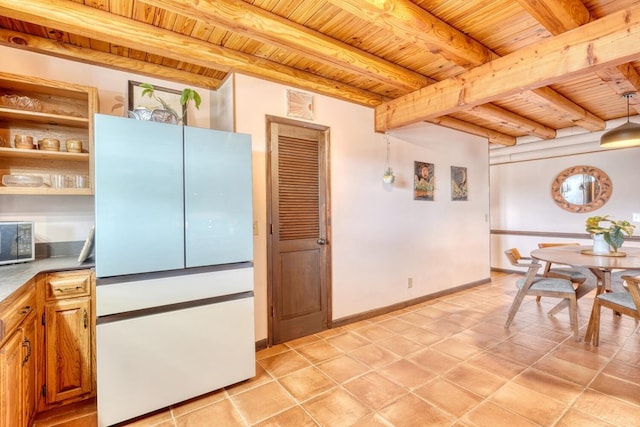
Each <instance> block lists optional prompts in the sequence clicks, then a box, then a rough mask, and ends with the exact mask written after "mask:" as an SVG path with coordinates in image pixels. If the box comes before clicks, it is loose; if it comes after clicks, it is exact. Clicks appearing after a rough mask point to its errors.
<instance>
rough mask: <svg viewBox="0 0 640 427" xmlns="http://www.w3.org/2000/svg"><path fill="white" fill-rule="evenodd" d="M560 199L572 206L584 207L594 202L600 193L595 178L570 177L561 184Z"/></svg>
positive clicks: (589, 176) (584, 175) (585, 176)
mask: <svg viewBox="0 0 640 427" xmlns="http://www.w3.org/2000/svg"><path fill="white" fill-rule="evenodd" d="M561 191H562V197H563V198H564V199H565V200H566V201H567V202H569V203H572V204H574V205H586V204H589V203H591V202H593V201H594V200H595V196H596V194H598V192H599V191H600V189H599V185H598V181H596V179H595V177H593V176H591V175H587V174H577V175H571V176H570V177H568V178H567V179H565V180H564V182H563V183H562V188H561Z"/></svg>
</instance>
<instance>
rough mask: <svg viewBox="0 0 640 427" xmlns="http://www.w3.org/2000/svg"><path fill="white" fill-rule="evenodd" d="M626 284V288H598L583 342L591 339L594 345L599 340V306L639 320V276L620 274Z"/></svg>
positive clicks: (596, 344) (597, 343)
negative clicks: (603, 289)
mask: <svg viewBox="0 0 640 427" xmlns="http://www.w3.org/2000/svg"><path fill="white" fill-rule="evenodd" d="M622 280H624V281H625V282H626V284H627V289H626V290H621V291H616V292H603V291H602V290H601V289H600V288H598V292H600V293H599V294H598V295H596V298H595V300H594V301H593V310H591V317H590V318H589V326H587V333H586V334H585V336H584V340H585V342H589V341H591V342H592V344H593V345H594V346H596V347H597V346H598V345H599V341H600V308H601V307H607V308H610V309H611V310H613V313H616V314H617V313H619V314H624V315H627V316H629V317H633V318H634V319H637V320H640V276H622Z"/></svg>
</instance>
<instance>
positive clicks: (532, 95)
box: [519, 87, 607, 132]
mask: <svg viewBox="0 0 640 427" xmlns="http://www.w3.org/2000/svg"><path fill="white" fill-rule="evenodd" d="M519 96H520V97H521V98H522V99H524V100H526V101H527V102H529V103H530V104H532V105H536V106H538V107H540V108H544V109H546V110H548V111H553V112H554V113H555V114H556V115H557V116H558V117H559V118H560V119H562V120H566V121H568V122H571V123H573V124H574V125H575V126H580V127H581V128H584V129H587V130H588V131H591V132H596V131H599V130H602V129H604V128H605V127H606V126H607V124H606V123H605V121H604V120H602V119H601V118H599V117H597V116H595V115H594V114H593V113H591V112H589V111H587V110H585V109H584V108H582V107H581V106H579V105H578V104H576V103H575V102H573V101H571V100H569V99H568V98H565V97H564V96H562V95H560V94H559V93H558V92H556V91H555V90H553V89H551V88H548V87H540V88H538V89H534V90H527V91H524V92H522V93H520V94H519Z"/></svg>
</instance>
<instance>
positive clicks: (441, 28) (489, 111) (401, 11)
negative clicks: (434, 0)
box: [160, 0, 556, 139]
mask: <svg viewBox="0 0 640 427" xmlns="http://www.w3.org/2000/svg"><path fill="white" fill-rule="evenodd" d="M160 1H167V0H160ZM168 1H175V0H168ZM329 2H330V3H332V4H334V5H336V6H338V7H340V8H342V9H344V10H346V11H347V12H349V13H351V14H352V15H354V16H357V17H359V18H361V19H365V20H367V21H368V22H371V23H372V24H374V25H376V26H378V27H380V28H383V29H385V30H386V31H389V32H391V33H393V34H394V35H396V36H398V37H400V38H402V39H404V40H406V41H407V42H410V43H412V44H414V45H416V46H418V47H421V48H423V49H426V50H429V51H430V52H432V53H435V54H438V55H441V56H443V57H444V58H446V59H447V60H449V61H452V62H454V63H456V64H457V65H459V66H461V67H463V68H466V69H470V68H473V67H475V66H477V65H480V64H483V63H485V62H488V61H490V60H492V59H496V58H498V55H496V54H495V53H494V52H492V51H491V50H490V49H489V48H487V47H485V46H484V45H482V44H481V43H478V42H477V41H476V40H474V39H472V38H471V37H469V36H467V35H466V34H464V33H462V32H461V31H458V30H456V29H455V28H453V27H451V26H450V25H448V24H447V23H445V22H443V21H441V20H439V19H438V18H436V17H435V16H433V15H432V14H430V13H429V12H427V11H425V10H424V9H422V8H421V7H419V6H417V5H415V4H413V3H411V2H409V1H399V0H395V1H387V2H384V4H383V3H381V2H379V1H376V0H364V1H361V0H329ZM424 86H426V85H422V86H421V87H424ZM416 89H419V87H414V88H413V90H416ZM467 112H468V113H470V114H473V115H476V116H478V117H480V118H482V119H484V120H487V121H489V122H496V124H498V125H501V126H506V127H509V128H511V129H513V131H514V132H521V133H524V134H532V135H535V136H538V137H540V138H543V139H549V138H554V137H555V135H556V132H555V130H553V129H551V128H549V127H547V126H545V125H543V124H541V123H537V122H535V121H533V120H530V119H527V118H525V117H522V116H519V115H518V114H515V113H513V112H510V111H507V110H505V109H503V108H500V107H498V106H495V105H487V106H486V108H483V107H476V108H475V109H474V110H473V111H467ZM458 121H460V120H458Z"/></svg>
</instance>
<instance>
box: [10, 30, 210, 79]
mask: <svg viewBox="0 0 640 427" xmlns="http://www.w3.org/2000/svg"><path fill="white" fill-rule="evenodd" d="M0 45H3V46H8V47H14V48H18V49H23V50H28V51H30V52H37V53H44V54H46V55H51V56H56V57H58V58H64V59H70V60H74V61H80V62H85V63H87V64H94V65H100V66H103V67H109V68H112V69H115V70H121V71H128V72H131V73H136V74H142V75H146V76H149V77H155V78H160V79H166V80H171V81H176V82H180V83H184V84H186V85H189V86H195V87H201V88H205V89H210V90H216V89H218V88H219V87H220V85H221V84H222V81H221V80H220V79H215V78H212V77H206V76H200V75H197V74H193V73H190V72H187V71H181V70H176V69H175V68H169V67H164V66H162V65H157V64H152V63H149V62H145V61H138V60H136V59H131V58H126V57H123V56H120V55H114V54H111V53H106V52H100V51H97V50H92V49H88V48H84V47H79V46H75V45H71V44H68V43H60V42H57V41H54V40H51V39H46V38H43V37H36V36H31V35H28V34H25V33H19V32H16V31H11V30H5V29H0Z"/></svg>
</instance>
